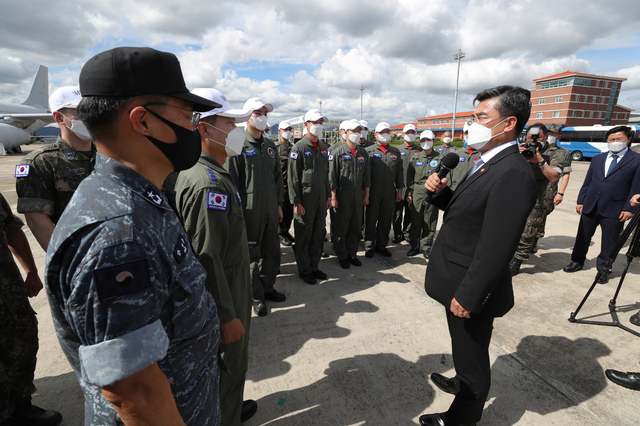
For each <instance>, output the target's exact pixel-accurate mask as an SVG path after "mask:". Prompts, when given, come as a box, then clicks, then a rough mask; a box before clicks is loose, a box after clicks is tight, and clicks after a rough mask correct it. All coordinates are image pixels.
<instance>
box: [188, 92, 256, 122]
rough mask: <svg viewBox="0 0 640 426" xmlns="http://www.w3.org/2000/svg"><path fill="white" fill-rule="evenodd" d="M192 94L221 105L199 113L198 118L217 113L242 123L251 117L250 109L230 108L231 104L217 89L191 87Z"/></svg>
mask: <svg viewBox="0 0 640 426" xmlns="http://www.w3.org/2000/svg"><path fill="white" fill-rule="evenodd" d="M191 93H193V94H194V95H197V96H200V97H202V98H205V99H208V100H210V101H213V102H215V103H218V104H220V105H221V107H220V108H214V109H212V110H209V111H205V112H203V113H201V115H200V118H205V117H211V116H212V115H219V116H220V117H231V118H235V121H236V123H244V122H245V121H247V120H248V119H249V117H251V113H252V112H253V110H252V111H243V110H239V109H232V108H231V104H230V103H229V101H228V100H227V98H225V97H224V95H223V94H222V93H221V92H220V91H219V90H217V89H204V88H199V89H193V90H192V91H191Z"/></svg>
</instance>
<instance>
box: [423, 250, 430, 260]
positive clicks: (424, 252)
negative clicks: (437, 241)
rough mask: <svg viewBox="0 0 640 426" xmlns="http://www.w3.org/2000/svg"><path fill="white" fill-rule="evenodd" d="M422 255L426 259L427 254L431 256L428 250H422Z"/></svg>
mask: <svg viewBox="0 0 640 426" xmlns="http://www.w3.org/2000/svg"><path fill="white" fill-rule="evenodd" d="M422 255H423V256H424V258H425V259H428V258H429V256H431V251H429V250H422Z"/></svg>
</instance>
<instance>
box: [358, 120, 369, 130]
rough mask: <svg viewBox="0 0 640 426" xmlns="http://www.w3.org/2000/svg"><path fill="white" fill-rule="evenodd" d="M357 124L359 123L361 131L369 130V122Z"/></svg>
mask: <svg viewBox="0 0 640 426" xmlns="http://www.w3.org/2000/svg"><path fill="white" fill-rule="evenodd" d="M358 123H360V127H362V130H364V129H369V122H368V121H367V120H360V121H359V122H358Z"/></svg>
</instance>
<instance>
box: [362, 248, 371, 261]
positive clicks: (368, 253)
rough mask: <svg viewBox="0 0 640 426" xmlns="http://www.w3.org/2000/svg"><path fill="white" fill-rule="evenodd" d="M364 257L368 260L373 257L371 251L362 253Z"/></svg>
mask: <svg viewBox="0 0 640 426" xmlns="http://www.w3.org/2000/svg"><path fill="white" fill-rule="evenodd" d="M364 257H368V258H369V259H371V258H372V257H373V249H369V250H367V251H365V252H364Z"/></svg>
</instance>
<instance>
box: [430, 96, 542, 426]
mask: <svg viewBox="0 0 640 426" xmlns="http://www.w3.org/2000/svg"><path fill="white" fill-rule="evenodd" d="M530 96H531V95H530V92H529V91H528V90H525V89H522V88H520V87H515V86H499V87H495V88H492V89H487V90H485V91H483V92H480V93H479V94H478V95H477V96H476V98H475V99H474V104H475V103H476V102H478V104H477V106H476V109H475V111H474V113H473V116H472V117H473V118H472V120H471V121H472V123H470V127H469V137H468V140H467V143H468V145H469V146H470V147H472V148H474V149H478V150H480V157H479V158H478V160H477V161H476V162H475V163H474V167H473V168H472V169H471V170H470V171H469V174H468V175H467V177H466V178H465V179H464V180H463V181H462V182H461V183H460V184H459V185H458V187H457V188H456V190H455V192H454V191H452V190H451V188H449V187H448V186H447V179H446V178H443V179H439V178H438V175H437V174H435V173H434V174H433V175H431V176H430V177H429V179H427V182H426V183H425V188H426V189H427V190H429V191H432V192H433V194H434V195H433V196H432V197H427V200H428V201H429V202H431V203H433V204H434V205H436V206H437V207H438V208H440V209H442V210H444V211H445V213H444V220H443V225H442V228H441V230H440V234H439V235H438V237H437V239H436V241H435V244H434V246H433V248H432V250H431V257H430V261H429V266H428V268H427V273H426V277H425V290H426V291H427V294H429V296H431V297H432V298H433V299H435V300H437V301H438V302H440V303H442V304H443V305H444V306H445V311H446V315H447V323H448V326H449V334H450V336H451V345H452V355H453V362H454V366H455V369H456V376H455V377H453V378H450V379H448V378H445V377H444V376H441V375H439V374H433V375H432V376H431V379H432V380H433V381H434V383H435V384H436V385H437V386H438V387H439V388H440V389H442V390H444V391H446V392H449V393H453V394H455V395H456V397H455V399H454V400H453V403H452V404H451V406H450V407H449V409H448V410H447V411H446V412H444V413H438V414H428V415H423V416H421V417H420V424H421V425H423V426H426V425H440V426H450V425H474V424H476V422H477V421H479V420H480V418H481V416H482V409H483V407H484V403H485V401H486V399H487V395H488V394H489V388H490V386H491V366H490V362H489V342H490V340H491V331H492V329H493V320H494V318H495V317H500V316H503V315H504V314H506V313H507V312H508V311H509V310H510V309H511V307H513V288H512V287H511V274H510V273H509V261H510V260H511V257H512V256H513V253H514V252H515V250H516V247H517V246H518V240H519V239H520V235H521V234H522V230H523V228H524V225H525V222H526V220H527V216H528V215H529V212H530V211H531V209H532V208H533V205H534V203H535V198H536V184H535V179H534V177H533V173H532V171H531V167H530V166H529V164H528V163H527V160H526V159H525V158H524V157H523V156H522V155H521V154H520V153H519V151H518V145H517V143H516V137H517V136H518V135H519V134H520V132H521V131H522V129H523V128H524V125H525V124H526V122H527V119H528V118H529V112H530V110H531V102H530Z"/></svg>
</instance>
